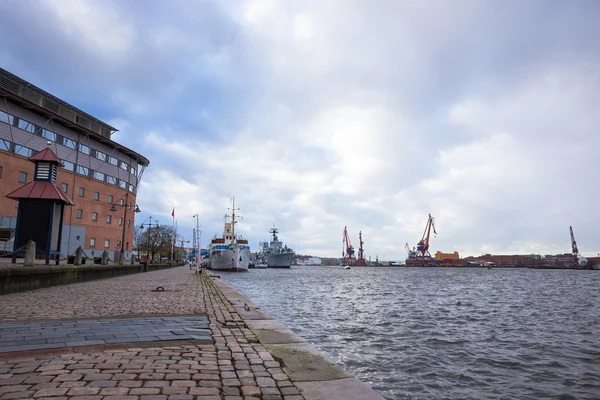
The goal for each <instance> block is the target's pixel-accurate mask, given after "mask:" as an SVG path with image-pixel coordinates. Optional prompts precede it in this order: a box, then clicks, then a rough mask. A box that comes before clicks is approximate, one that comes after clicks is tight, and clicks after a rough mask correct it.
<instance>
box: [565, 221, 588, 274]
mask: <svg viewBox="0 0 600 400" xmlns="http://www.w3.org/2000/svg"><path fill="white" fill-rule="evenodd" d="M569 231H570V232H571V251H572V252H573V258H574V260H573V263H574V264H575V266H577V267H585V266H586V265H587V259H585V258H583V257H581V254H579V249H578V248H577V242H576V241H575V235H574V234H573V227H572V226H569Z"/></svg>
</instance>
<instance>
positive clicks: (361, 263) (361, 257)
mask: <svg viewBox="0 0 600 400" xmlns="http://www.w3.org/2000/svg"><path fill="white" fill-rule="evenodd" d="M358 242H359V247H358V259H357V260H356V264H355V265H358V266H362V267H365V266H366V265H367V260H365V251H364V249H363V244H365V242H363V240H362V231H358Z"/></svg>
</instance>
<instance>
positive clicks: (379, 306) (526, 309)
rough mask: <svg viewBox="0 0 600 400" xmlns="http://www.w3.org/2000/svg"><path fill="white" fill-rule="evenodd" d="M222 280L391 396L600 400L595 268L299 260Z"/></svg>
mask: <svg viewBox="0 0 600 400" xmlns="http://www.w3.org/2000/svg"><path fill="white" fill-rule="evenodd" d="M221 277H222V278H223V279H224V280H225V281H226V282H228V283H230V284H231V285H232V286H233V287H235V288H236V289H237V290H239V291H240V292H241V293H242V294H244V295H245V296H247V297H248V298H250V299H251V300H252V301H253V302H254V303H256V304H258V305H260V306H261V307H262V308H264V309H265V310H266V311H267V312H268V313H269V314H271V315H272V316H273V317H274V318H277V319H278V320H280V321H281V322H283V323H285V324H286V325H287V326H288V327H290V329H292V330H293V331H294V332H296V333H297V334H298V335H300V336H302V337H304V338H305V339H306V340H307V341H308V342H310V343H312V344H314V345H315V346H316V347H318V348H320V349H321V350H323V351H325V352H326V353H327V354H328V356H329V357H330V358H331V359H332V360H333V361H335V362H338V363H340V364H342V365H343V366H344V368H346V369H347V370H348V371H349V372H351V373H353V374H355V375H356V376H357V377H358V378H359V379H361V380H362V381H364V382H366V383H368V384H369V385H371V386H372V387H373V388H374V389H375V390H377V391H378V392H380V393H381V394H382V395H383V396H384V397H386V398H387V399H407V400H413V399H458V398H460V399H506V398H515V399H542V398H544V399H564V400H570V399H590V400H591V399H599V398H600V312H599V311H598V307H597V306H596V304H597V297H598V292H597V288H598V286H599V284H600V273H598V272H597V271H549V270H546V271H536V270H526V269H524V270H515V269H494V270H487V269H450V268H448V269H435V268H424V269H404V268H354V269H352V270H350V271H344V270H343V269H341V268H339V267H305V268H299V267H297V268H292V269H290V270H273V269H266V270H260V269H259V270H252V271H250V272H248V273H243V274H240V273H237V274H236V273H230V274H228V273H221ZM267 288H268V290H267Z"/></svg>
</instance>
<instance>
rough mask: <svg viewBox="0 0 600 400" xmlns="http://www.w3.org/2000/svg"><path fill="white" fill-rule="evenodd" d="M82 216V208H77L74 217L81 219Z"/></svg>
mask: <svg viewBox="0 0 600 400" xmlns="http://www.w3.org/2000/svg"><path fill="white" fill-rule="evenodd" d="M82 217H83V210H77V214H75V218H77V219H81V218H82Z"/></svg>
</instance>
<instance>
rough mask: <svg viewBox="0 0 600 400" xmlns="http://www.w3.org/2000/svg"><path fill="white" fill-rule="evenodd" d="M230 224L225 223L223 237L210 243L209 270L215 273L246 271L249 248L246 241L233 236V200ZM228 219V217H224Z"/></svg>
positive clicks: (238, 236)
mask: <svg viewBox="0 0 600 400" xmlns="http://www.w3.org/2000/svg"><path fill="white" fill-rule="evenodd" d="M232 204H233V206H232V208H231V222H225V224H224V228H223V235H222V236H221V237H217V236H216V235H215V237H214V238H213V239H212V240H211V242H210V247H209V250H208V251H209V257H210V269H212V270H216V271H248V264H249V262H250V246H249V245H248V240H246V239H244V238H242V236H241V235H237V236H236V234H235V224H236V223H237V221H236V220H235V211H236V209H235V198H234V199H233V200H232ZM225 217H226V218H227V217H229V216H228V215H226V216H225Z"/></svg>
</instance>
